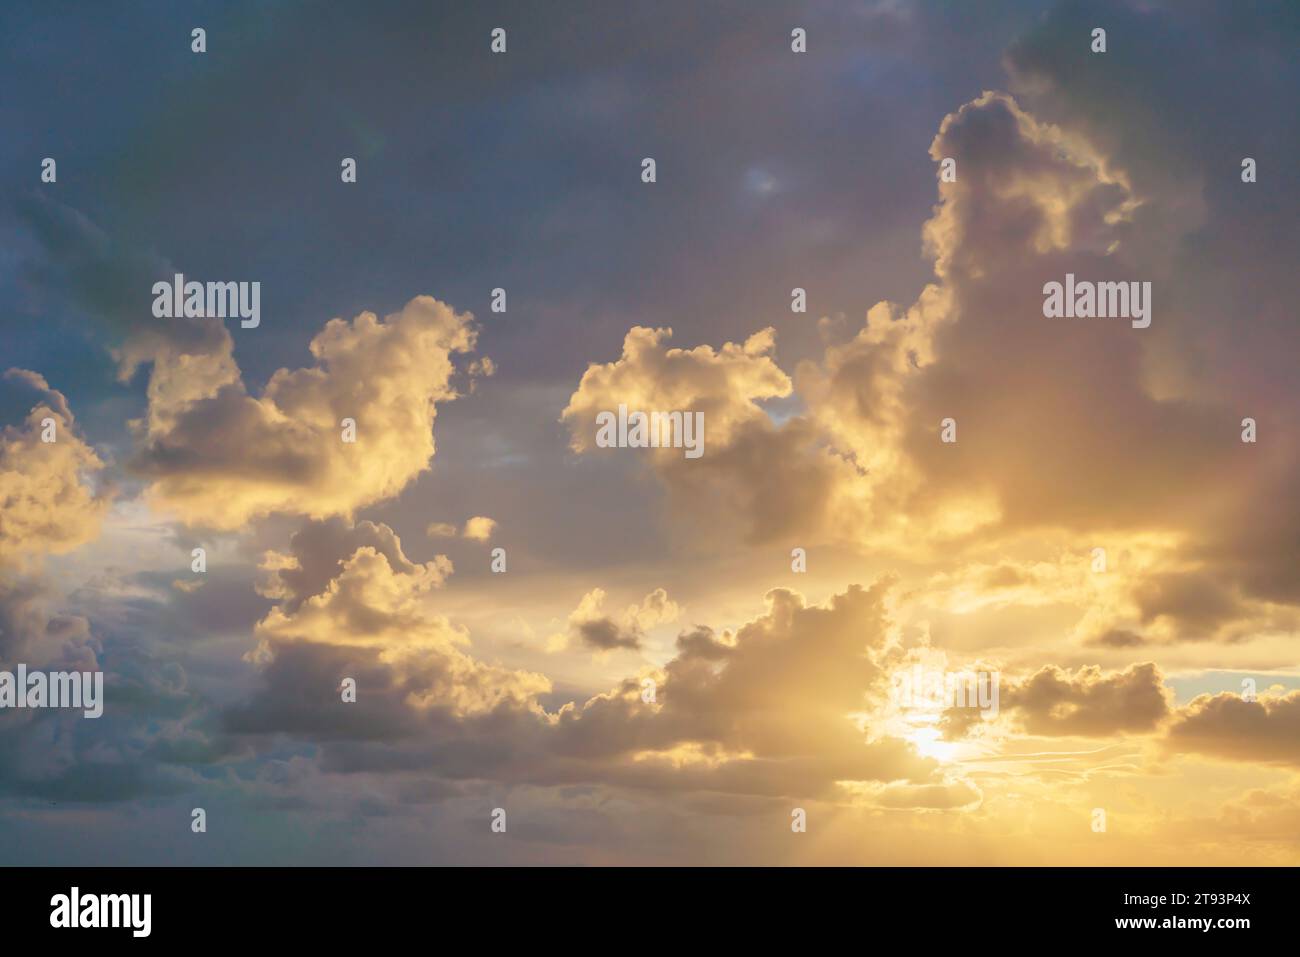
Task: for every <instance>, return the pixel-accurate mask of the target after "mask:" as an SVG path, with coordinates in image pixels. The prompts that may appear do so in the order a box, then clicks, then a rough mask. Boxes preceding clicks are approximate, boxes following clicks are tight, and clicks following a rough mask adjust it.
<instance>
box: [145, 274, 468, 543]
mask: <svg viewBox="0 0 1300 957" xmlns="http://www.w3.org/2000/svg"><path fill="white" fill-rule="evenodd" d="M474 340H475V332H474V328H473V325H472V317H471V316H470V315H469V314H467V313H457V312H454V311H453V310H452V309H451V307H449V306H447V305H446V304H445V303H441V302H439V301H437V300H436V299H433V298H431V297H429V296H419V297H417V298H415V299H412V300H411V301H410V302H408V303H407V304H406V306H405V307H404V308H403V309H402V310H401V311H400V312H398V313H394V314H393V315H390V316H388V317H387V318H386V319H383V320H381V319H379V318H378V317H376V316H375V315H374V314H373V313H369V312H363V313H361V314H360V315H358V316H357V317H356V318H355V319H354V320H352V321H351V322H345V321H344V320H342V319H333V320H331V321H330V322H329V323H327V324H326V326H325V328H324V329H323V330H322V331H321V332H320V333H318V334H317V335H316V337H315V338H313V339H312V341H311V344H310V349H311V353H312V355H313V356H314V357H315V358H316V360H317V364H316V365H315V366H313V367H311V368H305V369H298V370H295V371H292V372H291V371H289V370H288V369H280V370H279V371H277V372H276V373H275V374H274V375H272V376H271V378H270V380H269V381H268V383H267V385H266V388H265V389H264V390H263V391H262V394H261V396H259V397H254V396H251V395H249V394H248V393H247V392H246V391H245V390H244V387H243V384H242V382H241V381H240V380H239V378H238V375H237V373H235V374H229V373H228V374H223V375H217V376H214V377H212V378H210V379H206V380H205V379H203V378H202V377H198V378H196V377H193V376H190V375H188V374H186V371H187V367H188V363H185V362H180V363H173V362H172V360H171V359H170V358H168V357H166V356H164V355H163V354H161V353H157V352H155V353H153V354H152V356H151V359H152V361H153V362H154V363H155V364H154V372H153V375H152V376H151V379H150V400H149V401H150V404H149V415H148V417H147V419H146V420H145V421H144V422H142V423H139V424H137V426H136V428H137V431H138V432H139V435H140V448H139V449H138V451H137V454H136V456H135V458H134V459H133V460H132V466H133V468H134V469H136V470H137V471H138V472H139V473H140V474H142V475H143V476H145V477H146V478H147V479H148V480H149V483H150V484H149V488H148V490H147V492H146V499H147V500H148V502H149V503H150V505H151V506H153V507H155V508H157V509H159V510H161V511H163V512H165V513H168V514H172V515H175V516H176V517H177V518H179V519H180V520H181V521H182V522H185V523H187V524H196V525H205V526H209V527H213V528H218V529H233V528H238V527H240V526H242V525H244V524H245V523H247V522H248V521H249V520H250V519H253V518H257V517H259V516H264V515H268V514H271V513H288V514H298V515H305V516H307V517H309V518H314V519H324V518H329V517H332V516H341V517H344V518H350V517H351V515H352V513H353V512H354V511H355V510H356V509H358V508H360V507H362V506H364V505H369V504H372V503H374V502H378V501H382V500H384V499H387V498H391V497H393V496H394V495H396V494H397V493H398V492H400V491H401V490H402V489H403V488H405V487H406V486H407V485H408V484H409V483H410V482H411V481H412V480H413V479H414V478H415V477H416V476H417V475H419V474H420V472H422V471H424V470H425V469H426V468H428V466H429V462H430V461H431V460H432V458H433V454H434V439H433V423H434V418H435V416H436V414H437V406H438V404H439V403H442V402H447V401H450V400H452V399H454V398H455V397H456V394H457V393H456V391H455V390H454V389H453V388H452V386H451V378H452V375H453V372H454V368H453V365H452V357H453V355H455V354H456V353H463V352H469V351H471V350H472V349H473V348H474ZM229 352H230V344H229V342H227V343H226V345H225V347H224V353H223V354H224V355H226V356H229ZM231 363H233V360H231ZM233 368H234V367H233V364H231V365H230V366H229V369H233ZM348 419H350V420H352V421H353V422H354V423H355V442H350V441H345V440H344V434H343V429H344V420H348Z"/></svg>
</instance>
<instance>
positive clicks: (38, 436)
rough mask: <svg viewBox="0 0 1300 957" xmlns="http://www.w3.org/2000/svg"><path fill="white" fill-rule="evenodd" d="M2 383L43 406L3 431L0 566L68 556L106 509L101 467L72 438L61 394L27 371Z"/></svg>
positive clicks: (94, 531) (13, 372) (92, 534)
mask: <svg viewBox="0 0 1300 957" xmlns="http://www.w3.org/2000/svg"><path fill="white" fill-rule="evenodd" d="M5 378H6V379H9V380H11V381H14V382H19V383H21V384H23V385H25V386H28V387H30V388H32V389H35V390H36V391H38V392H40V393H41V394H42V401H40V402H39V403H38V404H37V405H36V406H35V407H34V408H33V409H32V410H31V412H30V413H29V414H28V416H27V418H26V420H25V422H24V423H23V424H22V425H21V426H12V425H11V426H5V427H4V429H3V430H2V431H0V504H2V505H3V507H0V562H4V561H14V560H18V559H21V558H22V557H24V556H27V557H30V556H33V555H42V554H59V553H63V552H68V551H71V550H72V549H74V548H77V547H78V546H80V545H83V544H85V543H86V542H88V541H91V540H92V539H94V538H96V537H97V536H98V534H99V528H100V523H101V521H102V520H103V516H104V513H105V512H106V511H107V509H108V506H109V504H110V501H109V496H108V495H107V494H106V493H105V492H104V491H103V490H101V489H98V488H96V485H95V479H96V476H97V475H98V474H99V473H100V472H101V471H102V470H103V468H104V463H103V461H102V460H101V459H100V458H99V456H98V455H97V454H96V453H95V451H94V449H92V448H91V447H90V446H89V445H88V444H86V442H85V440H83V439H82V438H81V437H80V436H79V435H78V434H77V431H76V429H75V425H74V422H73V417H72V412H71V410H70V409H69V408H68V402H67V399H66V398H65V397H64V395H63V393H61V392H59V391H57V390H55V389H51V388H50V387H49V384H48V383H47V382H46V381H45V379H44V378H43V377H42V376H40V375H38V374H37V373H35V372H29V371H27V370H25V369H10V370H8V371H7V372H6V373H5ZM46 438H50V439H52V440H51V441H45V439H46Z"/></svg>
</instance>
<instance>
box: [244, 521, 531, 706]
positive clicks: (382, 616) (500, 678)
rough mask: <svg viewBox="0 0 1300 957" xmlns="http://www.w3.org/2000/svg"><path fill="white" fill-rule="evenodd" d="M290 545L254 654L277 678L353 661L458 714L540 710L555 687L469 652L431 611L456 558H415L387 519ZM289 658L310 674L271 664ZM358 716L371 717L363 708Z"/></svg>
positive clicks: (274, 560) (278, 566)
mask: <svg viewBox="0 0 1300 957" xmlns="http://www.w3.org/2000/svg"><path fill="white" fill-rule="evenodd" d="M293 548H294V552H293V553H292V554H290V555H281V554H277V553H272V554H271V555H269V556H268V558H267V561H266V562H265V563H264V566H263V568H264V571H266V572H267V573H269V576H270V577H269V578H268V579H267V580H266V581H265V582H264V584H263V586H262V593H263V594H264V595H267V596H268V597H274V598H279V599H282V600H281V602H280V604H278V605H277V606H276V607H275V608H273V609H272V610H271V611H270V612H269V613H268V614H267V616H266V617H265V618H264V619H262V620H261V621H260V622H258V624H257V626H256V628H255V629H254V637H255V638H257V639H258V642H259V644H258V647H257V649H256V650H255V651H253V652H252V653H250V655H249V657H250V660H253V661H255V662H257V663H259V664H261V665H262V666H264V667H266V666H270V669H269V674H270V675H271V677H273V678H282V679H284V680H298V681H301V680H303V678H305V677H309V676H310V674H318V673H319V671H320V667H321V664H320V663H321V662H324V661H342V660H347V661H349V662H352V663H354V664H355V666H356V667H359V668H362V669H364V670H365V671H366V672H367V673H375V674H381V675H387V676H388V677H385V678H383V680H382V686H383V687H384V688H385V689H387V690H389V691H391V690H392V689H393V688H394V687H396V686H397V685H399V684H400V686H401V687H402V688H403V689H404V691H403V694H402V695H401V700H402V701H404V702H405V703H406V704H408V705H409V706H411V707H412V708H414V709H417V710H419V709H424V708H431V709H442V710H446V711H448V712H449V713H450V714H452V715H454V716H457V717H464V716H466V715H473V714H478V713H483V712H490V711H492V710H494V709H495V708H497V707H505V706H509V707H520V708H524V709H528V708H536V707H537V706H536V703H535V699H536V696H537V695H538V694H541V693H544V692H546V691H549V690H550V682H549V681H548V680H547V679H546V678H545V677H544V676H542V675H538V674H534V673H531V672H525V671H516V670H513V669H510V668H506V667H502V666H498V665H494V664H489V663H485V662H482V661H479V660H478V659H476V658H474V657H473V656H472V655H471V654H470V653H469V652H468V648H469V645H470V641H469V636H468V635H467V634H466V633H465V631H464V630H463V629H461V628H458V627H456V626H455V625H453V624H452V623H451V622H450V621H449V620H448V619H447V618H446V617H445V616H443V615H439V614H437V613H435V612H433V611H432V610H431V609H430V608H429V597H430V592H431V591H432V590H433V589H436V588H438V587H439V586H441V585H442V583H443V581H444V579H445V576H446V575H447V574H448V573H449V571H450V564H449V563H448V562H447V561H446V559H443V558H441V557H440V558H438V559H435V560H433V561H430V562H426V563H418V562H412V561H410V560H409V559H408V558H407V557H406V556H405V554H404V553H403V551H402V547H401V541H400V540H399V539H398V538H397V536H396V535H394V534H393V532H392V529H390V528H388V527H387V526H386V525H381V524H374V523H370V522H363V523H361V524H360V525H358V526H356V527H355V528H349V527H347V526H346V525H345V524H343V523H341V522H340V521H338V520H334V521H331V522H327V523H317V524H311V525H309V526H307V527H306V528H305V529H304V530H303V531H302V532H300V533H299V534H298V535H296V536H295V537H294V540H293ZM286 655H287V656H288V658H287V659H286V660H288V661H292V662H296V663H297V664H298V665H299V666H302V667H303V668H304V669H305V670H308V671H309V673H310V674H309V675H307V676H302V675H296V674H295V672H294V671H293V670H292V669H289V668H286V667H285V665H284V663H283V662H281V664H280V665H279V666H278V667H277V666H275V665H274V664H273V663H274V662H276V661H277V660H278V659H282V658H284V657H285V656H286ZM349 676H352V677H355V675H350V674H347V673H344V672H340V673H337V674H335V675H334V676H333V682H332V683H333V686H334V689H333V691H332V693H331V697H330V698H329V699H326V700H324V701H320V702H318V705H319V706H320V707H321V708H322V709H325V710H328V707H329V706H330V705H331V704H339V705H340V707H343V706H344V705H342V704H341V696H340V694H339V693H338V685H339V683H340V682H341V681H342V679H343V678H344V677H349ZM358 683H359V688H358V700H360V699H361V698H364V697H367V695H368V694H369V695H374V694H375V688H374V687H373V686H372V687H370V688H367V687H365V686H364V682H363V681H362V679H361V678H358ZM280 690H283V689H280ZM274 693H277V692H268V694H272V695H273V694H274ZM358 712H359V714H360V715H361V716H362V717H364V713H365V709H358ZM250 720H251V719H250ZM253 723H254V724H255V722H253ZM241 726H249V723H248V721H246V722H245V723H244V725H241Z"/></svg>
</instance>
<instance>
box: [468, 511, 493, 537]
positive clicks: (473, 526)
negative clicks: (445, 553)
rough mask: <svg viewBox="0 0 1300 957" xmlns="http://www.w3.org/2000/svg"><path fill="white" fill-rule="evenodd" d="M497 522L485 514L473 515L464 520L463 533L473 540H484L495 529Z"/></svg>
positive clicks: (490, 535)
mask: <svg viewBox="0 0 1300 957" xmlns="http://www.w3.org/2000/svg"><path fill="white" fill-rule="evenodd" d="M496 527H497V523H496V522H494V521H493V520H492V519H490V518H488V517H487V516H486V515H475V516H474V517H473V518H471V519H469V520H467V521H466V522H465V531H464V535H465V537H466V538H468V539H471V540H472V541H475V542H486V541H488V539H490V538H491V537H492V533H493V532H494V531H496Z"/></svg>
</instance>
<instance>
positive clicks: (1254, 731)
mask: <svg viewBox="0 0 1300 957" xmlns="http://www.w3.org/2000/svg"><path fill="white" fill-rule="evenodd" d="M1165 744H1166V746H1167V747H1168V748H1169V750H1171V751H1174V752H1177V753H1187V752H1190V753H1198V754H1207V755H1211V756H1213V757H1217V758H1226V759H1227V760H1230V761H1265V762H1274V763H1279V764H1286V765H1291V766H1300V691H1291V692H1288V693H1286V694H1280V695H1269V694H1261V695H1259V696H1258V697H1257V698H1256V699H1255V700H1254V701H1248V700H1246V699H1245V698H1243V697H1242V696H1241V695H1238V694H1230V693H1227V692H1224V693H1220V694H1216V695H1208V694H1206V695H1200V696H1199V697H1197V698H1195V699H1193V700H1192V701H1191V702H1189V703H1188V705H1187V706H1186V707H1184V708H1180V709H1179V710H1178V712H1177V714H1176V715H1175V720H1174V722H1173V724H1172V725H1171V726H1170V728H1169V734H1168V735H1167V737H1166V741H1165Z"/></svg>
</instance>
